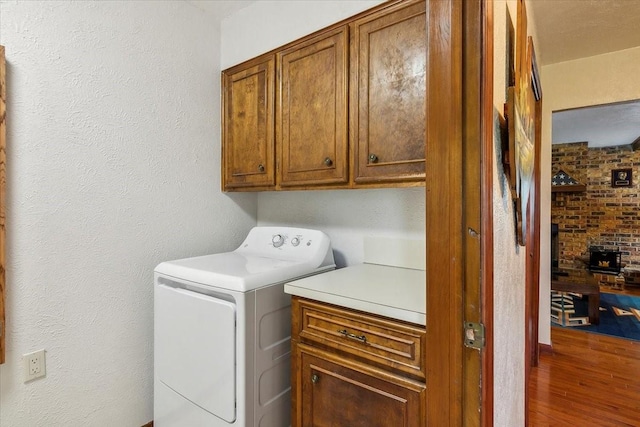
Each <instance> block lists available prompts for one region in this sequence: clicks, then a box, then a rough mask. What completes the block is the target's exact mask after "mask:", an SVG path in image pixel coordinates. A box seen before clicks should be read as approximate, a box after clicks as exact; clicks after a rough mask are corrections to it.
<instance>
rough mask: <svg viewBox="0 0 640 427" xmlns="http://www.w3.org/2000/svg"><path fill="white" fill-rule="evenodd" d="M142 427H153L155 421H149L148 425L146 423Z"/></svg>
mask: <svg viewBox="0 0 640 427" xmlns="http://www.w3.org/2000/svg"><path fill="white" fill-rule="evenodd" d="M142 427H153V421H149V422H148V423H146V424H145V425H143V426H142Z"/></svg>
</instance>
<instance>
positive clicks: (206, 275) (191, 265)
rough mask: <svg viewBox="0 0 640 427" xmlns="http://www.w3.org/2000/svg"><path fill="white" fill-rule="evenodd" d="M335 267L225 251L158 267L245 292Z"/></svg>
mask: <svg viewBox="0 0 640 427" xmlns="http://www.w3.org/2000/svg"><path fill="white" fill-rule="evenodd" d="M334 267H335V265H330V266H325V267H320V268H318V266H315V265H312V264H310V263H309V262H301V261H290V260H281V259H273V258H265V257H258V256H253V255H246V254H242V253H238V252H225V253H221V254H213V255H205V256H200V257H195V258H186V259H182V260H177V261H169V262H163V263H162V264H160V265H158V266H157V267H156V270H155V271H156V272H157V273H160V274H163V275H166V276H171V277H175V278H180V279H184V280H189V281H191V282H195V283H199V284H203V285H208V286H215V287H219V288H224V289H229V290H234V291H239V292H246V291H250V290H252V289H256V288H260V287H262V286H266V285H269V284H273V283H280V282H283V281H285V280H290V279H292V278H297V277H302V276H307V275H310V274H314V273H317V272H320V271H325V270H331V269H333V268H334Z"/></svg>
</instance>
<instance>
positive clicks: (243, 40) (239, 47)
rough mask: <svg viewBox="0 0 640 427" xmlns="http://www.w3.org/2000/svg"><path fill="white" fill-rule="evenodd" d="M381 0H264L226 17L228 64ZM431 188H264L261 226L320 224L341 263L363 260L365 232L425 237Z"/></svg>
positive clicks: (224, 54)
mask: <svg viewBox="0 0 640 427" xmlns="http://www.w3.org/2000/svg"><path fill="white" fill-rule="evenodd" d="M379 3H381V2H380V1H259V2H256V3H253V4H251V5H249V6H248V7H245V8H244V9H242V10H240V11H238V12H237V13H235V14H234V15H232V16H230V17H228V18H226V19H224V20H223V21H222V47H221V53H222V60H221V62H222V67H223V68H227V67H230V66H232V65H235V64H237V63H239V62H242V61H244V60H247V59H249V58H252V57H254V56H257V55H259V54H261V53H264V52H267V51H269V50H271V49H274V48H276V47H278V46H282V45H284V44H286V43H288V42H291V41H293V40H296V39H298V38H300V37H303V36H305V35H307V34H310V33H312V32H314V31H316V30H319V29H321V28H324V27H326V26H328V25H331V24H333V23H335V22H338V21H340V20H342V19H345V18H348V17H350V16H353V15H355V14H357V13H359V12H361V11H363V10H366V9H369V8H371V7H373V6H375V5H376V4H379ZM424 218H425V189H424V188H422V187H421V188H401V189H400V188H392V189H376V190H322V191H291V192H263V193H260V194H259V195H258V224H259V225H293V226H297V227H308V228H317V229H320V230H323V231H324V232H326V233H327V234H328V235H329V237H330V238H331V243H332V245H333V248H334V254H335V258H336V264H337V265H338V266H339V267H343V266H346V265H352V264H358V263H361V262H362V260H363V244H362V243H363V237H365V236H383V237H399V238H409V239H424V233H425V226H424V221H425V219H424Z"/></svg>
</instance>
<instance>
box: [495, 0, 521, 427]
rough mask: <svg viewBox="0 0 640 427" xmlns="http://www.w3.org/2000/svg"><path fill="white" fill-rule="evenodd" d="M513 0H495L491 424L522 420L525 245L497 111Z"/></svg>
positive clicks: (502, 92)
mask: <svg viewBox="0 0 640 427" xmlns="http://www.w3.org/2000/svg"><path fill="white" fill-rule="evenodd" d="M516 6H517V3H516V1H515V0H508V1H505V0H496V1H494V64H493V65H494V79H493V84H494V108H495V110H494V117H495V121H494V150H495V151H494V163H493V168H494V176H493V183H494V185H493V187H494V188H493V191H494V194H493V217H494V224H493V226H494V231H493V239H494V269H493V275H494V360H493V365H494V425H496V426H523V425H524V420H525V411H524V407H525V406H524V403H525V402H524V386H525V378H524V376H525V375H524V361H525V354H524V344H525V341H524V332H525V316H524V307H525V261H526V259H525V251H524V247H520V246H518V245H517V243H516V235H515V219H514V218H515V217H514V215H515V213H514V207H513V202H512V199H511V194H510V191H509V184H508V183H507V181H506V177H505V174H504V171H503V167H502V154H501V148H500V147H501V141H500V131H499V123H498V114H499V113H498V112H502V111H503V105H504V103H505V102H506V88H507V84H508V83H507V74H506V72H507V70H506V59H507V24H506V23H507V16H508V14H509V15H510V16H511V19H512V20H513V24H514V25H515V24H516Z"/></svg>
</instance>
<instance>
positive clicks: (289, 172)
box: [276, 26, 348, 187]
mask: <svg viewBox="0 0 640 427" xmlns="http://www.w3.org/2000/svg"><path fill="white" fill-rule="evenodd" d="M347 53H348V27H346V26H343V27H339V28H337V29H334V30H332V31H330V32H328V33H323V34H320V35H318V36H316V37H313V38H311V39H308V40H305V41H303V42H301V43H299V44H296V45H294V46H292V47H290V48H288V49H285V50H284V51H282V52H279V53H278V54H277V64H278V70H279V72H280V81H279V85H278V95H277V97H276V99H277V100H278V105H277V108H276V115H277V118H276V134H277V141H278V143H277V146H278V149H279V150H280V152H279V153H280V154H279V158H280V161H281V165H280V185H281V186H283V187H285V186H293V185H297V186H300V185H314V184H325V185H331V184H340V183H346V182H347V181H348V169H347V165H348V145H347V142H348V131H347V123H348V117H347V82H348V57H347Z"/></svg>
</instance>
